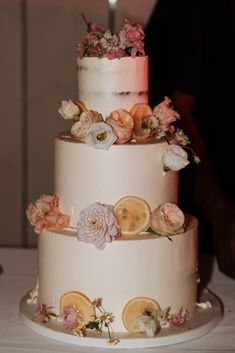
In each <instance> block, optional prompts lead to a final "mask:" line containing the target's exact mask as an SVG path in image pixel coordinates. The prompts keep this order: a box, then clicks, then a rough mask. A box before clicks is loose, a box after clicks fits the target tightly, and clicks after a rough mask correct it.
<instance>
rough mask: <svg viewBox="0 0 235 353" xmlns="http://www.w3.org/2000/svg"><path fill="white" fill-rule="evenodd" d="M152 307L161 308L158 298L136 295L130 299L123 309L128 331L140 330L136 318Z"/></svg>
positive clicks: (123, 318) (123, 320)
mask: <svg viewBox="0 0 235 353" xmlns="http://www.w3.org/2000/svg"><path fill="white" fill-rule="evenodd" d="M150 309H155V310H160V305H159V304H158V302H156V300H154V299H151V298H146V297H136V298H133V299H131V300H129V301H128V302H127V303H126V305H125V306H124V309H123V311H122V322H123V325H124V326H125V328H126V330H127V331H130V332H139V329H138V327H137V326H136V320H137V318H138V317H139V316H140V315H144V314H145V313H146V311H148V310H150Z"/></svg>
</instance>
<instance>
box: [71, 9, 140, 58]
mask: <svg viewBox="0 0 235 353" xmlns="http://www.w3.org/2000/svg"><path fill="white" fill-rule="evenodd" d="M82 18H83V20H84V22H85V24H86V26H87V34H86V36H85V37H83V38H82V39H81V40H80V41H79V42H78V44H77V45H76V50H77V54H78V56H79V57H80V58H82V57H84V56H88V57H99V58H102V57H105V58H107V59H110V60H112V59H119V58H121V57H125V56H132V57H135V56H136V55H144V54H145V52H144V41H143V39H144V31H143V29H142V27H141V26H140V25H139V24H137V23H134V22H130V21H128V20H124V21H123V25H122V26H121V28H120V30H119V31H118V32H117V33H112V32H111V31H110V30H109V29H106V28H105V27H104V26H100V25H97V24H95V23H90V22H88V21H87V20H86V17H85V15H84V14H82Z"/></svg>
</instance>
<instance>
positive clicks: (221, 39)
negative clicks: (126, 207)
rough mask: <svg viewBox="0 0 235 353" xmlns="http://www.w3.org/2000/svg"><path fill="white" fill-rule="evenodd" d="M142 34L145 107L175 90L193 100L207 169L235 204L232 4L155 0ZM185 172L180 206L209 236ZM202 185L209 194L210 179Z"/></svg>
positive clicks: (209, 0)
mask: <svg viewBox="0 0 235 353" xmlns="http://www.w3.org/2000/svg"><path fill="white" fill-rule="evenodd" d="M145 33H146V36H145V50H146V54H147V55H148V56H149V64H150V66H149V70H150V73H149V102H150V105H151V106H152V107H153V106H155V105H156V104H157V103H159V102H160V101H162V100H163V98H164V96H168V97H170V98H172V92H173V91H175V90H176V91H180V92H181V93H183V94H186V95H190V96H194V97H195V98H196V102H195V105H194V108H193V117H194V119H195V121H196V123H197V126H198V129H199V133H200V135H201V137H202V140H203V142H204V144H205V146H206V149H207V152H208V157H209V161H210V163H211V167H212V170H213V171H214V174H215V175H216V177H217V179H218V181H219V183H220V186H221V188H222V190H223V192H224V194H225V195H226V197H227V198H228V199H229V200H230V201H231V202H232V203H233V205H235V186H234V177H233V173H232V172H231V168H232V167H233V164H234V150H235V148H234V146H235V145H234V141H235V134H234V131H233V125H234V124H233V121H234V120H235V110H234V109H233V105H234V104H233V101H234V99H235V97H234V83H235V53H234V52H235V50H234V48H235V46H234V44H235V1H234V0H222V1H218V0H159V1H158V2H157V5H156V8H155V10H154V12H153V14H152V16H151V18H150V20H149V23H148V25H147V27H146V29H145ZM185 132H186V133H187V131H185ZM192 147H193V148H194V146H192ZM194 149H195V148H194ZM188 168H189V169H188ZM188 168H186V169H185V170H183V171H182V172H181V173H180V175H181V178H183V182H182V183H181V184H182V186H183V187H181V188H180V190H181V192H180V200H179V205H180V206H181V203H182V206H183V207H184V210H185V208H186V211H188V212H191V213H193V214H195V215H196V216H198V217H199V218H200V222H201V225H202V226H201V227H202V228H203V230H204V232H206V233H209V232H210V230H209V226H207V225H206V224H205V223H204V221H203V216H202V215H201V214H200V209H198V205H196V206H195V205H194V203H193V202H194V200H193V199H192V198H191V197H190V196H191V195H192V194H193V193H192V188H194V185H193V182H192V180H193V178H192V175H190V173H191V174H192V173H193V171H192V170H193V168H194V167H193V168H192V166H190V167H188ZM196 168H197V167H196ZM187 180H188V185H187ZM205 183H208V193H209V189H210V181H209V180H207V181H206V180H205ZM182 190H183V191H182ZM205 222H206V221H205ZM204 241H207V244H202V247H203V246H204V247H207V249H206V250H209V247H210V242H211V241H212V240H211V237H210V236H209V237H208V234H207V237H206V238H204Z"/></svg>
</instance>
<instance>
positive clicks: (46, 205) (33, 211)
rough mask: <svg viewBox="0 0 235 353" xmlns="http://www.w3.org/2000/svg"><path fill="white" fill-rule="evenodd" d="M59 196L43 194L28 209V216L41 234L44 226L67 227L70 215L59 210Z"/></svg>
mask: <svg viewBox="0 0 235 353" xmlns="http://www.w3.org/2000/svg"><path fill="white" fill-rule="evenodd" d="M58 205H59V199H58V197H57V196H50V195H42V196H41V197H40V198H39V199H38V200H37V201H36V202H35V204H32V203H30V204H29V205H28V207H27V209H26V216H27V218H28V220H29V222H30V224H31V225H32V226H34V231H35V233H37V234H40V233H41V231H42V229H43V228H53V227H54V228H59V229H61V228H66V227H68V226H69V221H70V217H69V216H68V215H65V214H62V213H61V212H60V210H59V207H58Z"/></svg>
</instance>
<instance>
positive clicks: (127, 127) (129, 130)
mask: <svg viewBox="0 0 235 353" xmlns="http://www.w3.org/2000/svg"><path fill="white" fill-rule="evenodd" d="M106 123H108V124H109V125H110V126H112V128H113V130H114V132H115V135H116V136H117V140H116V143H119V144H122V143H124V142H127V141H129V140H131V139H132V136H133V128H134V121H133V118H132V116H131V115H130V114H129V113H128V112H127V111H126V110H123V109H118V110H115V111H114V112H112V113H111V114H110V115H109V117H108V118H107V119H106Z"/></svg>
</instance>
